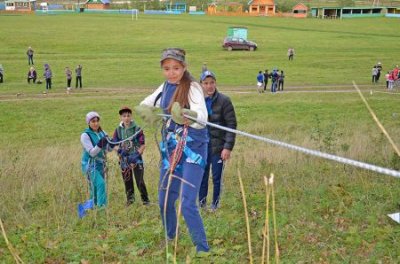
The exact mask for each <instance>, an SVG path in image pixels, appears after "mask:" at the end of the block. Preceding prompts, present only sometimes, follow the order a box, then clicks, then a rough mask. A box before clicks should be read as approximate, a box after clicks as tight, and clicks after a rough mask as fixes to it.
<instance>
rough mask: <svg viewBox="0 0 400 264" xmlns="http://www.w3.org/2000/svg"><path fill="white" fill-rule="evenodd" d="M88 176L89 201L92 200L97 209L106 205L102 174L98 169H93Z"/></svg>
mask: <svg viewBox="0 0 400 264" xmlns="http://www.w3.org/2000/svg"><path fill="white" fill-rule="evenodd" d="M89 175H90V181H89V184H90V199H92V200H93V202H94V204H95V205H96V206H97V207H102V206H105V205H107V194H106V182H105V180H104V175H103V172H102V171H100V170H98V169H93V170H91V171H90V172H89Z"/></svg>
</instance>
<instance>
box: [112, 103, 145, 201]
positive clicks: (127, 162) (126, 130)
mask: <svg viewBox="0 0 400 264" xmlns="http://www.w3.org/2000/svg"><path fill="white" fill-rule="evenodd" d="M119 116H120V119H121V123H120V124H119V126H118V127H117V128H116V129H115V132H114V136H113V141H114V142H118V141H121V140H126V141H124V142H122V143H120V144H119V148H118V156H119V164H120V166H121V172H122V179H123V180H124V184H125V192H126V199H127V201H126V205H127V206H129V205H131V204H132V203H133V202H134V201H135V189H134V187H133V175H134V176H135V180H136V186H137V188H138V189H139V192H140V196H141V198H142V202H143V204H144V205H148V204H149V203H150V201H149V197H148V194H147V189H146V184H145V183H144V179H143V175H144V167H143V158H142V154H143V152H144V149H145V144H144V134H143V131H142V130H141V129H140V127H139V126H137V125H136V123H135V121H133V120H132V110H131V109H130V108H129V107H127V106H124V107H122V108H121V109H120V110H119Z"/></svg>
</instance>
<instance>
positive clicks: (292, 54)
mask: <svg viewBox="0 0 400 264" xmlns="http://www.w3.org/2000/svg"><path fill="white" fill-rule="evenodd" d="M287 55H288V57H289V60H293V57H294V48H289V49H288V51H287Z"/></svg>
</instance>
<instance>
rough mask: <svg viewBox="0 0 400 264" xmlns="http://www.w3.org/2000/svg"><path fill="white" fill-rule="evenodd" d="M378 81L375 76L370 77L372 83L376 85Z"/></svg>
mask: <svg viewBox="0 0 400 264" xmlns="http://www.w3.org/2000/svg"><path fill="white" fill-rule="evenodd" d="M377 81H378V80H377V79H376V75H372V82H373V83H376V82H377Z"/></svg>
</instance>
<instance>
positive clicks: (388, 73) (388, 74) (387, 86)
mask: <svg viewBox="0 0 400 264" xmlns="http://www.w3.org/2000/svg"><path fill="white" fill-rule="evenodd" d="M389 78H390V72H387V73H386V74H385V79H386V89H389Z"/></svg>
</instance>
